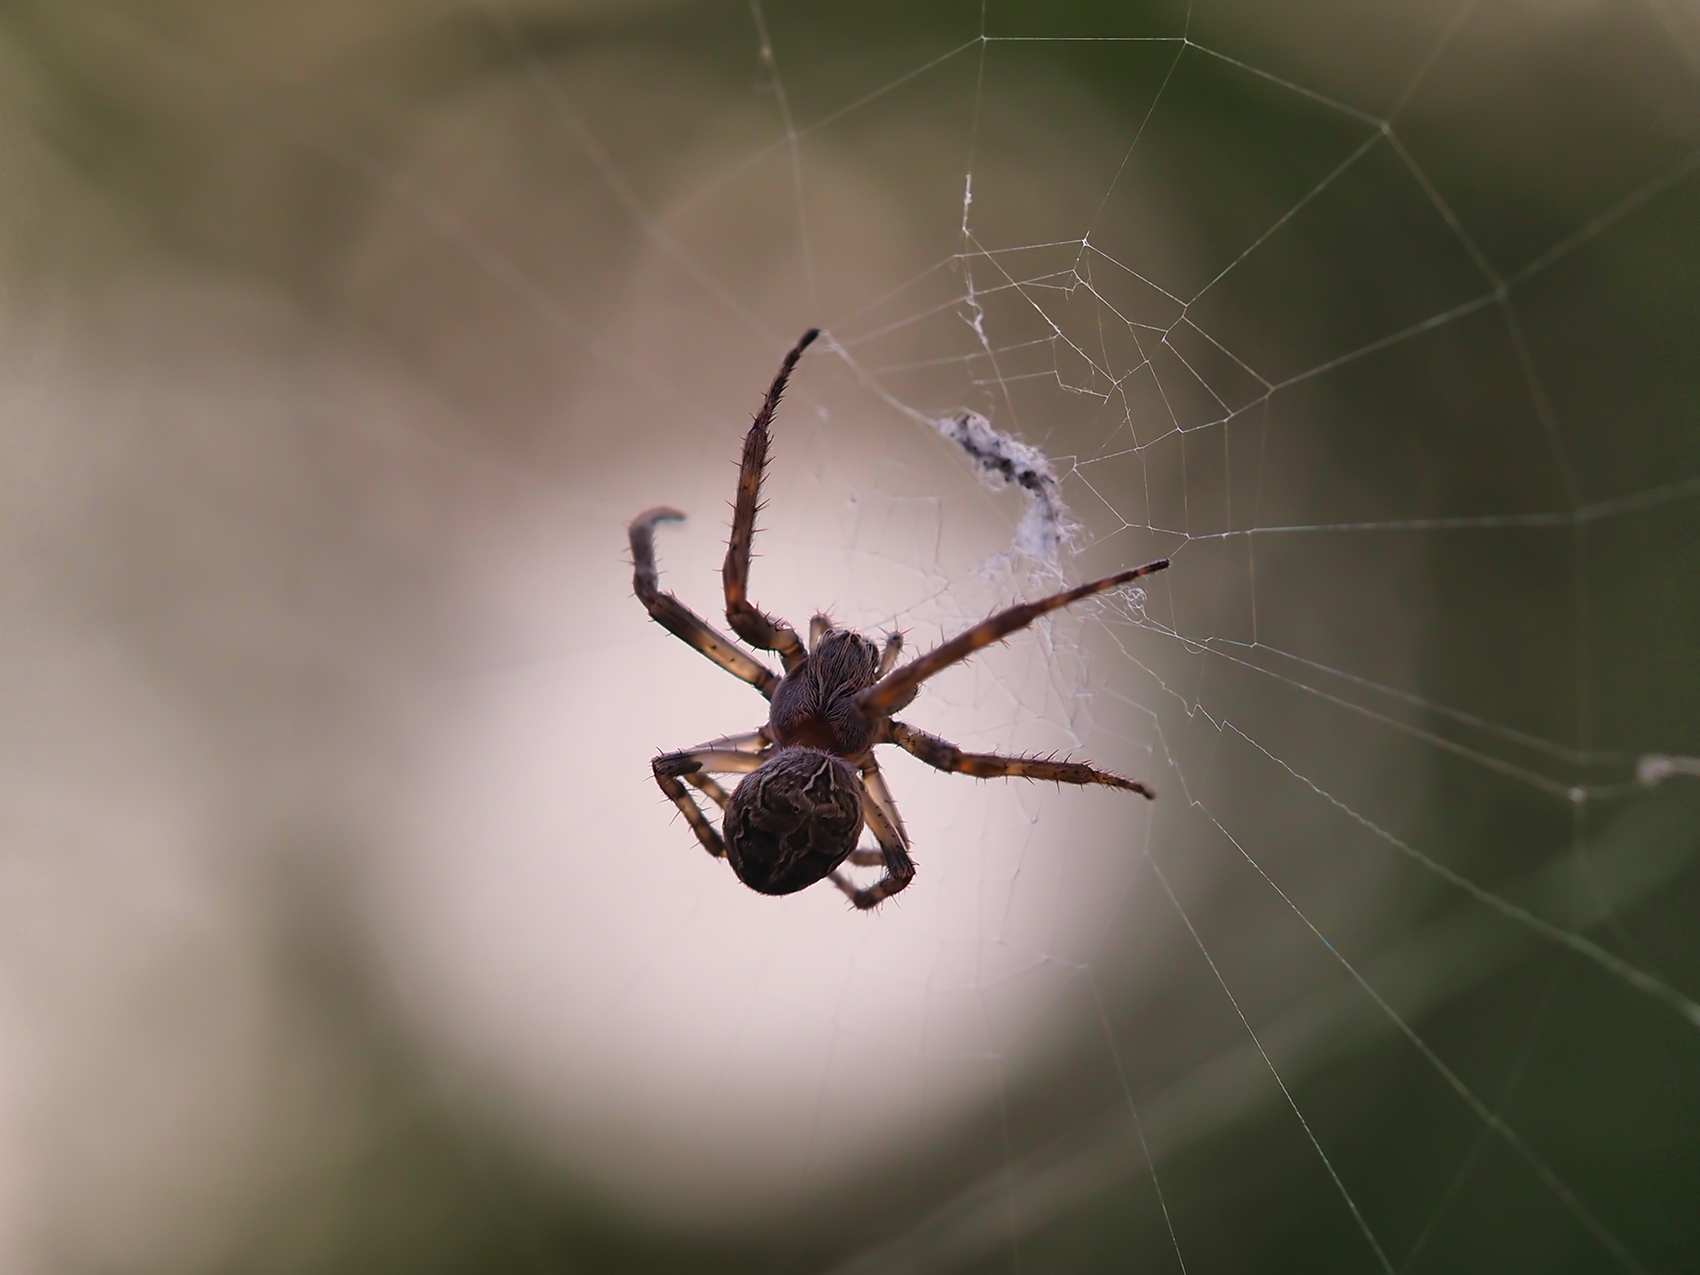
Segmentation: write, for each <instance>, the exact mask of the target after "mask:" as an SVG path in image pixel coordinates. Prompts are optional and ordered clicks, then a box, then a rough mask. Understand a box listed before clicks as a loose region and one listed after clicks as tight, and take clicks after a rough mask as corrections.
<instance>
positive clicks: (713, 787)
mask: <svg viewBox="0 0 1700 1275" xmlns="http://www.w3.org/2000/svg"><path fill="white" fill-rule="evenodd" d="M685 782H686V783H687V784H689V785H690V786H691V787H692V788H695V789H696V790H697V791H698V792H700V793H702V794H703V796H705V797H707V798H708V799H709V800H710V801H712V802H713V803H714V804H715V805H717V806H719V807H720V812H721V813H722V814H724V813H726V803H727V802H729V801H731V800H732V794H731V793H729V792H727V791H726V790H725V789H724V788H722V787H721V786H720V785H719V784H717V783H716V782H715V781H714V780H712V779H710V778H709V777H708V776H707V775H686V776H685Z"/></svg>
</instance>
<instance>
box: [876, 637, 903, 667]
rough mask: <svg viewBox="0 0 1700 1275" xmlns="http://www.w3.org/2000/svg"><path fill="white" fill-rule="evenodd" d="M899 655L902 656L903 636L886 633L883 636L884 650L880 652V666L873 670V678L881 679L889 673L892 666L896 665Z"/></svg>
mask: <svg viewBox="0 0 1700 1275" xmlns="http://www.w3.org/2000/svg"><path fill="white" fill-rule="evenodd" d="M901 654H903V635H902V634H901V633H887V634H886V635H885V649H884V650H883V651H881V652H880V666H879V668H878V669H877V670H875V672H874V677H876V678H881V677H884V676H885V675H886V674H887V673H889V672H891V669H892V666H893V665H894V664H896V663H897V657H898V656H899V655H901Z"/></svg>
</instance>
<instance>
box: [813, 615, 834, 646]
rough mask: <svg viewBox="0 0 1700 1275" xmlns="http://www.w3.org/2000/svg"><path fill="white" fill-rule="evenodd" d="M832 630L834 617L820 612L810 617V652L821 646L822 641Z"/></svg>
mask: <svg viewBox="0 0 1700 1275" xmlns="http://www.w3.org/2000/svg"><path fill="white" fill-rule="evenodd" d="M831 628H832V617H831V616H830V615H822V614H821V613H819V612H818V611H817V612H816V613H815V614H814V615H811V616H810V617H809V650H810V651H811V652H812V651H813V650H814V649H815V648H816V647H817V646H819V645H820V640H821V639H822V638H823V637H825V636H826V634H827V630H829V629H831Z"/></svg>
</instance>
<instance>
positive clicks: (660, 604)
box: [628, 508, 779, 699]
mask: <svg viewBox="0 0 1700 1275" xmlns="http://www.w3.org/2000/svg"><path fill="white" fill-rule="evenodd" d="M684 516H685V515H684V514H682V513H680V512H679V511H678V510H677V509H666V508H659V509H646V510H644V512H643V513H641V514H639V515H638V516H637V517H636V518H634V519H632V525H631V527H630V528H628V531H629V534H630V535H631V541H632V592H633V593H635V594H637V596H638V601H639V602H642V603H643V605H644V609H645V610H647V611H648V612H649V614H650V618H651V619H653V620H654V621H655V622H656V623H657V624H659V625H660V626H661V627H662V628H664V629H666V630H667V631H668V632H669V633H671V634H672V635H673V636H674V637H676V638H679V639H680V640H681V641H684V642H686V643H688V644H689V645H691V646H694V647H695V648H696V649H697V650H699V651H701V652H702V653H703V654H704V655H706V656H708V658H709V659H711V660H713V661H714V662H715V663H716V664H718V665H720V667H721V668H723V669H725V670H726V671H727V672H728V673H730V674H731V675H732V676H733V677H736V678H738V679H740V680H741V681H745V682H748V683H749V684H750V685H751V686H753V687H755V688H756V689H757V690H758V691H760V692H761V693H762V694H763V695H765V696H767V698H769V699H772V698H773V688H774V687H775V686H777V685H779V678H778V676H777V675H776V674H775V673H774V672H773V670H772V669H770V668H768V667H767V666H766V665H765V664H762V663H761V662H760V661H758V660H755V659H752V658H751V657H750V656H748V655H745V654H744V653H743V652H742V651H740V650H739V649H738V648H737V647H735V646H733V645H732V643H731V642H730V641H729V640H728V639H727V638H725V637H723V636H722V635H721V634H719V633H716V632H715V631H714V630H713V629H712V628H710V627H709V626H708V624H707V622H706V621H704V620H703V619H702V618H701V617H700V616H698V615H697V614H696V612H694V611H692V610H691V609H690V608H689V607H687V606H686V605H685V604H684V603H683V602H681V601H679V599H678V598H676V597H674V596H673V595H672V594H671V593H664V592H662V590H661V586H660V578H659V575H658V573H657V572H656V569H655V524H656V523H658V522H678V521H680V520H682V519H683V518H684Z"/></svg>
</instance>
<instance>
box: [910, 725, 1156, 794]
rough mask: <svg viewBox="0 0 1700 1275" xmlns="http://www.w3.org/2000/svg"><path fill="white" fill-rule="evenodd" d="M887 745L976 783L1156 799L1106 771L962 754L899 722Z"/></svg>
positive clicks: (1029, 759)
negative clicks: (1098, 788)
mask: <svg viewBox="0 0 1700 1275" xmlns="http://www.w3.org/2000/svg"><path fill="white" fill-rule="evenodd" d="M886 739H887V742H889V743H893V744H896V745H897V746H898V747H899V748H901V749H902V750H903V751H904V752H906V753H910V754H911V755H913V756H915V757H919V758H920V759H921V760H922V761H924V762H926V763H927V765H929V766H931V767H933V769H935V770H943V771H946V772H949V773H951V774H957V775H973V776H975V777H976V778H979V779H998V778H1003V777H1009V778H1017V777H1019V778H1022V779H1050V780H1054V781H1055V782H1057V783H1059V784H1103V785H1104V786H1105V787H1106V788H1121V789H1125V790H1126V791H1128V792H1136V793H1138V794H1139V795H1140V796H1142V797H1146V798H1150V799H1155V797H1156V796H1157V794H1156V793H1154V792H1152V791H1151V790H1150V789H1149V788H1147V787H1146V786H1145V785H1144V784H1142V783H1140V782H1138V781H1137V780H1134V779H1123V778H1122V777H1121V776H1120V775H1113V774H1111V773H1110V772H1109V771H1107V770H1098V769H1096V768H1094V767H1092V766H1088V765H1086V764H1085V763H1084V762H1077V761H1052V760H1051V759H1050V758H1048V757H1003V756H1000V755H998V754H997V753H965V752H963V751H962V750H961V749H960V748H958V747H957V746H956V745H955V744H953V743H951V742H950V741H949V740H946V739H940V738H939V737H938V736H937V735H929V734H927V732H926V731H924V730H916V729H915V728H914V727H913V726H906V725H904V724H903V723H902V722H892V723H890V725H889V728H888V730H887V731H886Z"/></svg>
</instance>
